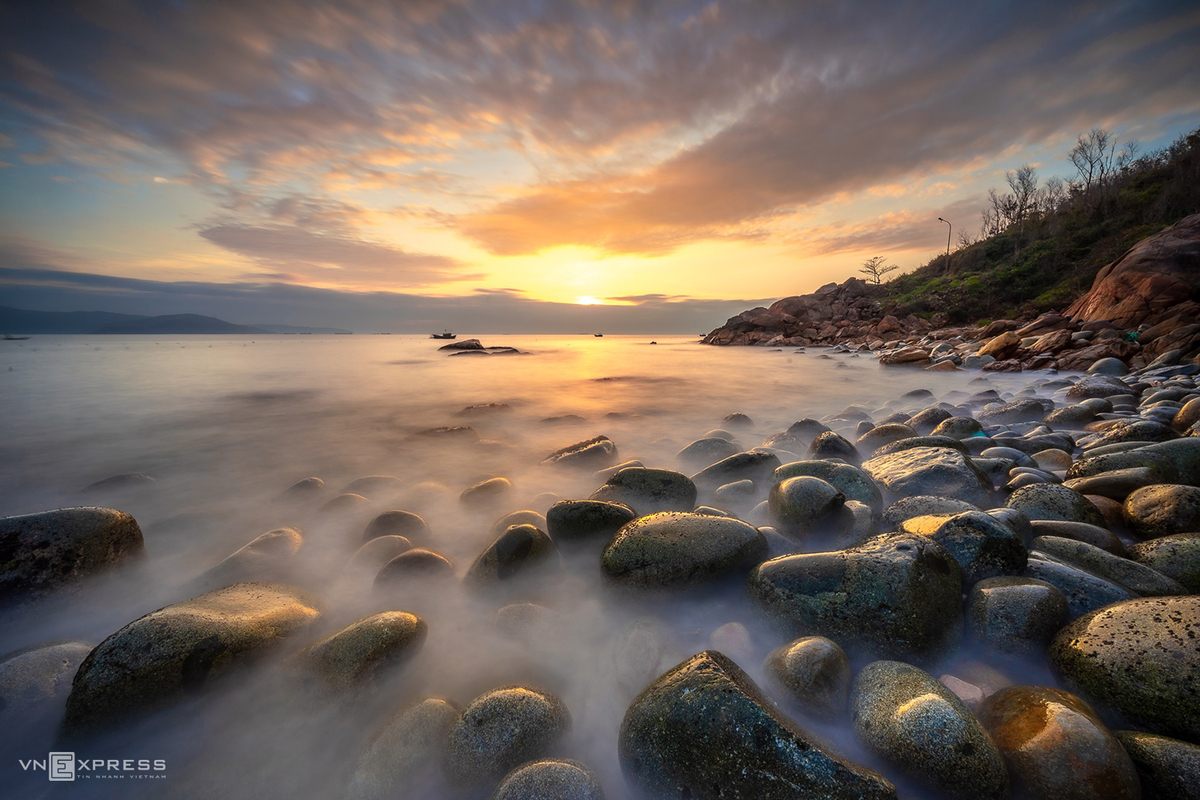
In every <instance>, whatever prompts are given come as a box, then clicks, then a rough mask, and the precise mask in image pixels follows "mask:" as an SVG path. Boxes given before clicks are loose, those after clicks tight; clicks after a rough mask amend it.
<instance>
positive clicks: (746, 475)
mask: <svg viewBox="0 0 1200 800" xmlns="http://www.w3.org/2000/svg"><path fill="white" fill-rule="evenodd" d="M797 424H798V423H797ZM780 463H781V462H780V461H779V456H777V455H775V454H774V453H772V452H769V451H767V450H757V449H756V450H747V451H746V452H744V453H735V454H734V455H731V456H729V458H724V459H722V460H720V461H718V462H717V463H716V464H713V465H712V466H710V467H706V468H705V469H702V470H700V471H699V472H697V473H696V474H695V475H693V476H692V481H693V482H694V483H695V485H696V486H698V487H700V488H701V489H715V488H717V487H718V486H724V485H725V484H727V483H733V482H734V481H742V480H747V481H754V483H756V484H757V483H761V482H763V481H765V480H768V479H769V478H770V477H771V473H773V472H774V471H775V470H776V468H778V467H779V466H780Z"/></svg>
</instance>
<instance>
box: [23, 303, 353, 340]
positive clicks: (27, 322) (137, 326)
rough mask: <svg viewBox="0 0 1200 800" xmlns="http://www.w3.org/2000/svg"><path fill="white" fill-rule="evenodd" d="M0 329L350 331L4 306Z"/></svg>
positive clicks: (186, 332) (160, 332)
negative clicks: (36, 309) (34, 309)
mask: <svg viewBox="0 0 1200 800" xmlns="http://www.w3.org/2000/svg"><path fill="white" fill-rule="evenodd" d="M0 333H6V334H26V335H30V334H122V333H123V334H131V333H137V334H143V333H144V334H156V335H159V336H173V335H177V334H178V335H190V334H264V333H316V334H326V333H350V331H347V330H343V329H341V328H312V327H308V326H304V325H237V324H234V323H232V322H226V321H225V320H223V319H217V318H216V317H208V316H204V315H202V314H163V315H160V316H154V317H149V316H144V315H141V314H115V313H112V312H109V311H29V310H26V309H22V308H12V307H10V306H0Z"/></svg>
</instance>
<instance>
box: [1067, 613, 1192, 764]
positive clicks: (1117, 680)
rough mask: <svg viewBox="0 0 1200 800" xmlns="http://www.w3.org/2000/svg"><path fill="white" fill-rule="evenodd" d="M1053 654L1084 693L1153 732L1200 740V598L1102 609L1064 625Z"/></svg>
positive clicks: (1070, 682)
mask: <svg viewBox="0 0 1200 800" xmlns="http://www.w3.org/2000/svg"><path fill="white" fill-rule="evenodd" d="M1050 658H1051V661H1052V662H1053V664H1054V666H1055V668H1056V669H1057V670H1058V671H1059V673H1060V674H1061V675H1062V676H1063V678H1064V679H1065V680H1066V681H1067V682H1068V684H1069V685H1071V686H1072V687H1074V688H1076V689H1077V690H1079V691H1080V692H1081V693H1082V694H1083V695H1084V696H1085V697H1088V698H1090V699H1092V700H1094V701H1096V702H1097V703H1099V704H1101V705H1103V706H1107V707H1108V708H1111V709H1113V710H1114V711H1116V712H1118V713H1120V714H1121V715H1123V716H1124V717H1125V718H1126V719H1128V720H1130V721H1131V722H1133V723H1135V724H1137V725H1139V726H1143V727H1145V728H1147V729H1148V730H1150V731H1151V732H1153V733H1161V734H1163V735H1166V736H1174V737H1178V738H1181V739H1185V740H1187V741H1190V742H1200V689H1198V688H1197V687H1200V596H1196V595H1190V596H1187V597H1145V598H1138V599H1135V600H1128V601H1125V602H1122V603H1116V604H1114V605H1110V606H1108V607H1106V608H1101V609H1099V610H1097V611H1094V612H1092V613H1090V614H1087V615H1085V616H1083V617H1080V618H1079V619H1077V620H1075V621H1074V622H1072V623H1070V624H1069V625H1067V626H1066V627H1065V628H1063V629H1062V630H1061V631H1060V632H1059V633H1058V635H1057V636H1055V637H1054V640H1053V641H1052V642H1051V644H1050Z"/></svg>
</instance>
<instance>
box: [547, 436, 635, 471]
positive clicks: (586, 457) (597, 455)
mask: <svg viewBox="0 0 1200 800" xmlns="http://www.w3.org/2000/svg"><path fill="white" fill-rule="evenodd" d="M616 461H617V446H616V444H614V443H613V441H612V440H611V439H609V438H608V437H607V436H597V437H596V438H594V439H588V440H586V441H583V442H576V443H575V444H572V445H568V446H567V447H564V448H562V449H561V450H555V451H554V452H553V453H551V454H550V455H548V456H546V457H545V458H544V459H542V464H555V465H557V466H560V467H573V468H576V469H593V470H594V469H600V468H601V467H607V466H610V465H611V464H615V463H616Z"/></svg>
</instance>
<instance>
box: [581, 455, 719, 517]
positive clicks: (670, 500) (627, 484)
mask: <svg viewBox="0 0 1200 800" xmlns="http://www.w3.org/2000/svg"><path fill="white" fill-rule="evenodd" d="M589 499H591V500H603V501H605V502H609V503H621V504H623V505H627V506H629V507H630V508H632V509H633V510H634V511H635V512H637V513H638V514H639V515H644V514H654V513H656V512H659V511H691V510H692V509H693V508H695V507H696V484H694V483H693V482H692V481H691V479H689V478H688V477H687V476H686V475H684V474H682V473H679V472H675V471H673V470H669V469H650V468H648V467H627V468H625V469H623V470H621V471H620V472H618V473H616V474H615V475H613V476H611V477H610V478H609V479H608V480H607V481H606V482H605V484H604V485H603V486H601V487H600V488H599V489H597V490H596V491H594V492H592V496H591V497H590V498H589Z"/></svg>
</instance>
